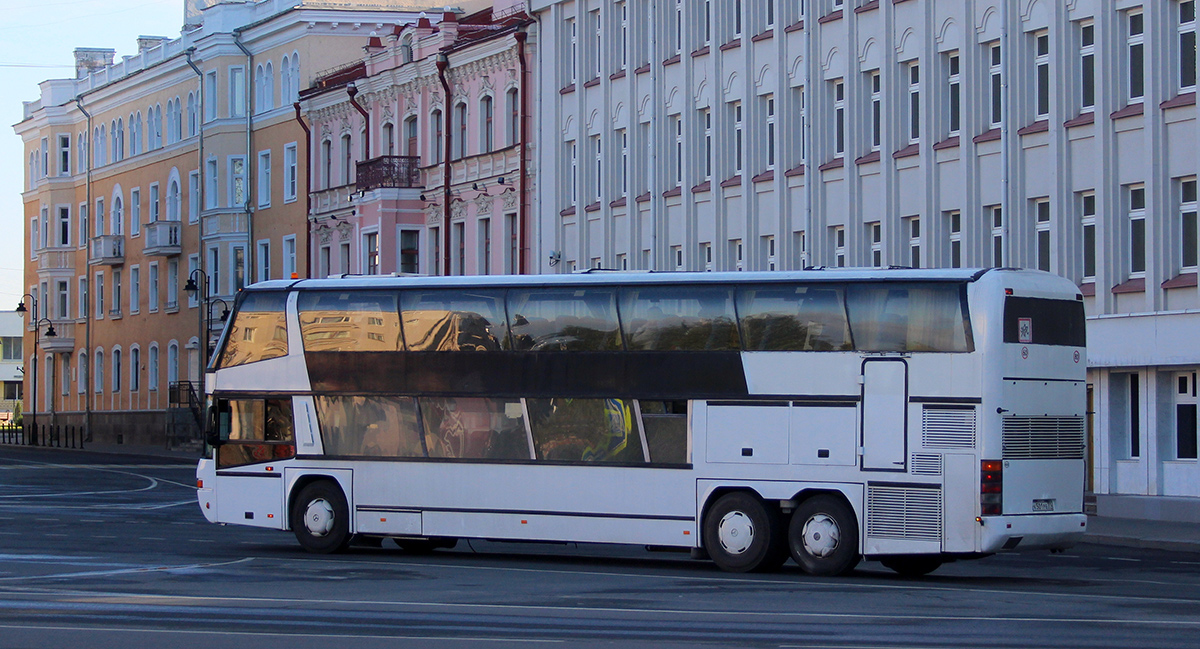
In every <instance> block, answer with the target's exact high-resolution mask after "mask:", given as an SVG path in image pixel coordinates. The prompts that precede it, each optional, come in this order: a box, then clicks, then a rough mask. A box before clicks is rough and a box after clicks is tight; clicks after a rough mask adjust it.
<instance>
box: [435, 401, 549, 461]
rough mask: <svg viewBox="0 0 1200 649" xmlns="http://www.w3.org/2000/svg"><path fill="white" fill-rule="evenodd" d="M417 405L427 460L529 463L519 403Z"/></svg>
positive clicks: (527, 444) (482, 402)
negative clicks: (433, 458)
mask: <svg viewBox="0 0 1200 649" xmlns="http://www.w3.org/2000/svg"><path fill="white" fill-rule="evenodd" d="M420 402H421V421H422V423H423V424H424V426H425V447H426V448H427V449H428V451H429V457H446V458H468V459H490V460H530V459H533V458H532V457H530V453H529V437H528V435H526V434H525V416H524V414H523V409H522V408H521V402H520V401H519V400H516V399H510V400H505V399H480V398H468V397H458V398H455V397H445V398H439V397H422V398H421V399H420Z"/></svg>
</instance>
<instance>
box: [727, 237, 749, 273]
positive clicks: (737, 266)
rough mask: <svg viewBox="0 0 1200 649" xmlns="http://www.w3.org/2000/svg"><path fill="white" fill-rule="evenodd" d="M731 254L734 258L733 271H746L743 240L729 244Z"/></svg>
mask: <svg viewBox="0 0 1200 649" xmlns="http://www.w3.org/2000/svg"><path fill="white" fill-rule="evenodd" d="M729 254H730V256H731V257H733V269H734V270H744V269H745V246H744V245H743V244H742V240H741V239H733V240H731V241H730V242H729Z"/></svg>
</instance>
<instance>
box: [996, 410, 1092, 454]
mask: <svg viewBox="0 0 1200 649" xmlns="http://www.w3.org/2000/svg"><path fill="white" fill-rule="evenodd" d="M1084 430H1085V427H1084V419H1083V417H1005V418H1004V428H1003V431H1004V453H1003V456H1004V459H1006V460H1081V459H1083V451H1084Z"/></svg>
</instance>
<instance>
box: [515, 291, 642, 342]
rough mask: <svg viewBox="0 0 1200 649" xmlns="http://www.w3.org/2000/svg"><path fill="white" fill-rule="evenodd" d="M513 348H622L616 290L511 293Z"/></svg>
mask: <svg viewBox="0 0 1200 649" xmlns="http://www.w3.org/2000/svg"><path fill="white" fill-rule="evenodd" d="M508 314H509V317H510V318H511V319H512V322H511V324H512V336H513V348H514V349H517V350H530V351H615V350H619V349H620V348H621V341H620V335H619V330H618V327H617V310H616V291H615V290H614V289H611V288H586V289H584V288H570V289H534V290H529V291H510V292H509V294H508Z"/></svg>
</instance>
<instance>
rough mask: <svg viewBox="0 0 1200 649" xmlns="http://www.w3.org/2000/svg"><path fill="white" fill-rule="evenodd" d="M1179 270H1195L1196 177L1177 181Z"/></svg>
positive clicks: (1193, 271)
mask: <svg viewBox="0 0 1200 649" xmlns="http://www.w3.org/2000/svg"><path fill="white" fill-rule="evenodd" d="M1179 234H1180V237H1179V244H1180V252H1179V261H1180V264H1179V272H1180V273H1195V272H1196V255H1197V244H1200V241H1197V237H1196V178H1195V177H1192V178H1184V179H1183V180H1181V181H1179Z"/></svg>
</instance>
